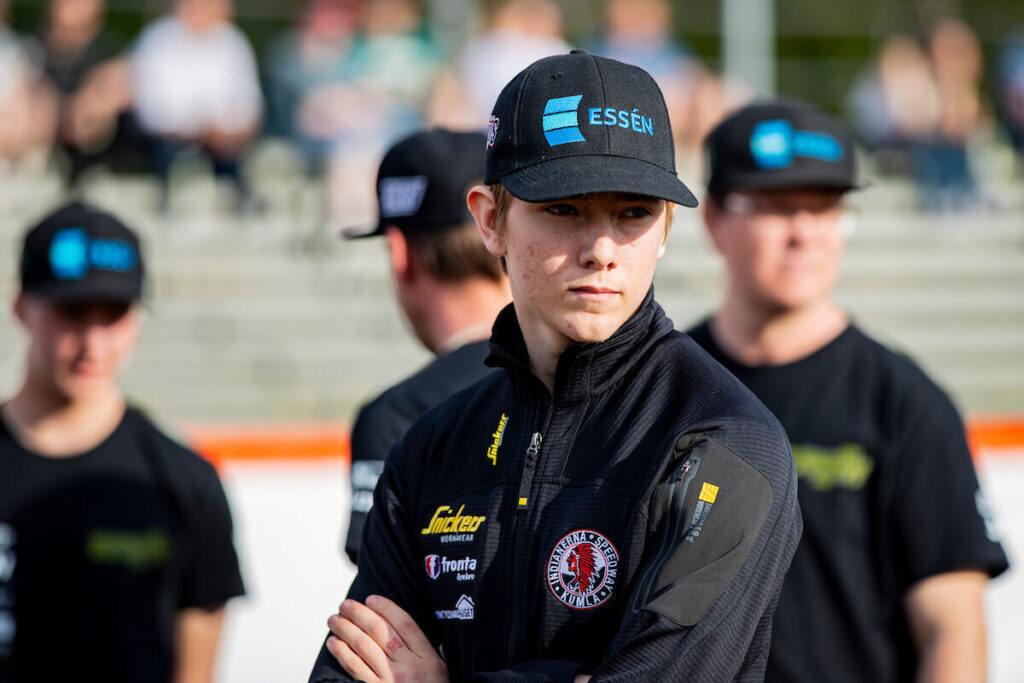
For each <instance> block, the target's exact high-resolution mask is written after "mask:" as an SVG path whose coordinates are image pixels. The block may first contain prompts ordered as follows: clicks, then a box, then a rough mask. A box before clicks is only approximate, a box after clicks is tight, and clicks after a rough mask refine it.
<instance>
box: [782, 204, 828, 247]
mask: <svg viewBox="0 0 1024 683" xmlns="http://www.w3.org/2000/svg"><path fill="white" fill-rule="evenodd" d="M820 223H821V217H820V216H818V215H815V213H814V212H812V211H806V210H802V211H797V212H795V213H794V214H793V215H792V216H791V217H790V219H789V238H790V242H793V243H803V242H806V241H807V240H809V239H810V238H811V237H812V236H813V235H814V233H815V232H817V231H819V230H821V227H822V226H821V225H820Z"/></svg>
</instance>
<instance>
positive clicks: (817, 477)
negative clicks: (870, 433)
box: [793, 443, 875, 491]
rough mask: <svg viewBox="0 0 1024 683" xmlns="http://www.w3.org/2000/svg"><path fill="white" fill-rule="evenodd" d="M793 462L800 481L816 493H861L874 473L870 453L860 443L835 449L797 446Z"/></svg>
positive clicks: (795, 446) (839, 446) (873, 464)
mask: <svg viewBox="0 0 1024 683" xmlns="http://www.w3.org/2000/svg"><path fill="white" fill-rule="evenodd" d="M793 459H794V460H795V461H796V471H797V473H798V474H799V475H800V478H801V479H803V480H804V481H806V482H807V484H808V485H809V486H810V487H811V488H812V489H814V490H815V491H832V490H834V489H838V488H843V489H852V490H858V489H860V488H862V487H863V486H864V484H865V483H866V482H867V480H868V477H869V476H871V471H872V470H874V469H875V461H874V460H873V459H872V458H871V456H870V455H868V452H867V449H866V448H864V446H862V445H860V444H857V443H842V444H839V445H838V446H836V447H834V448H823V447H821V446H804V445H794V446H793Z"/></svg>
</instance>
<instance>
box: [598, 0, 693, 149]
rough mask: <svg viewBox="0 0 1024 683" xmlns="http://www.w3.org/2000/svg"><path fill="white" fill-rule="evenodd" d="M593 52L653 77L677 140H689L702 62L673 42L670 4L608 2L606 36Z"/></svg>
mask: <svg viewBox="0 0 1024 683" xmlns="http://www.w3.org/2000/svg"><path fill="white" fill-rule="evenodd" d="M590 51H591V52H593V53H594V54H599V55H602V56H604V57H611V58H612V59H617V60H619V61H620V62H626V63H627V64H635V65H637V66H639V67H640V68H641V69H643V70H644V71H646V72H647V73H649V74H651V76H653V77H654V80H655V81H657V83H658V86H659V87H660V88H661V92H662V93H664V95H665V105H666V106H667V107H668V113H669V118H670V119H671V122H672V132H673V133H674V134H675V137H676V140H680V139H682V138H683V137H685V136H686V131H687V128H688V126H689V121H690V114H691V112H690V105H691V102H692V98H691V93H692V91H693V88H694V85H695V82H696V79H697V70H698V64H697V62H696V60H694V59H693V57H692V54H691V52H690V50H689V48H688V47H687V46H685V45H683V44H682V43H680V42H678V41H676V40H675V39H673V37H672V8H671V7H670V6H669V4H668V2H666V0H609V2H608V4H607V5H605V31H604V35H603V36H602V38H601V40H599V41H598V42H596V43H595V44H593V45H591V46H590Z"/></svg>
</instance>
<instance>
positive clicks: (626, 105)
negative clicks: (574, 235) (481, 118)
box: [484, 50, 697, 207]
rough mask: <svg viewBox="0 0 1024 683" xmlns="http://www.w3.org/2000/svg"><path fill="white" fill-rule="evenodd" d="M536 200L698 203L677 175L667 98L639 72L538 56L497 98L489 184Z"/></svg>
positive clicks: (612, 63)
mask: <svg viewBox="0 0 1024 683" xmlns="http://www.w3.org/2000/svg"><path fill="white" fill-rule="evenodd" d="M499 181H500V182H501V184H502V185H504V186H505V188H506V189H507V190H508V191H509V192H510V193H512V195H513V196H515V197H518V198H519V199H522V200H524V201H528V202H545V201H552V200H555V199H563V198H566V197H575V196H578V195H582V194H590V193H593V192H629V193H633V194H640V195H646V196H650V197H658V198H661V199H666V200H668V201H670V202H675V203H676V204H681V205H683V206H690V207H693V206H697V199H696V197H694V196H693V193H692V192H690V190H689V189H688V188H687V187H686V185H684V184H683V183H682V181H681V180H679V177H678V176H677V175H676V160H675V145H674V143H673V140H672V128H671V126H670V125H669V119H668V110H667V109H666V107H665V99H664V97H662V94H661V90H659V89H658V86H657V84H656V83H655V82H654V79H653V78H651V76H650V74H648V73H647V72H646V71H644V70H643V69H641V68H640V67H637V66H632V65H630V64H624V63H622V62H618V61H616V60H614V59H608V58H606V57H598V56H596V55H591V54H588V53H586V52H584V51H583V50H573V51H572V52H570V53H569V54H567V55H557V56H554V57H546V58H544V59H541V60H538V61H536V62H534V63H533V64H531V65H530V66H528V67H527V68H526V69H524V70H523V71H521V72H520V73H519V74H518V75H517V76H516V77H515V78H513V79H512V80H511V81H510V82H509V83H508V85H506V86H505V88H504V89H503V90H502V91H501V94H500V95H498V101H497V102H496V103H495V105H494V111H493V113H492V114H491V119H490V124H489V128H488V133H487V173H486V174H485V175H484V182H485V183H487V184H488V185H490V184H492V183H496V182H499Z"/></svg>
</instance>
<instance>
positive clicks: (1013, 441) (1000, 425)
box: [967, 416, 1024, 455]
mask: <svg viewBox="0 0 1024 683" xmlns="http://www.w3.org/2000/svg"><path fill="white" fill-rule="evenodd" d="M967 438H968V441H969V442H970V444H971V450H972V451H974V453H975V455H977V454H978V453H979V452H980V451H985V453H986V455H989V454H995V453H996V452H999V451H1003V453H1000V454H1001V455H1004V454H1005V455H1024V417H1022V416H1007V417H978V418H975V419H973V420H970V422H969V423H968V429H967ZM1014 451H1018V452H1017V453H1015V452H1014Z"/></svg>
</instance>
